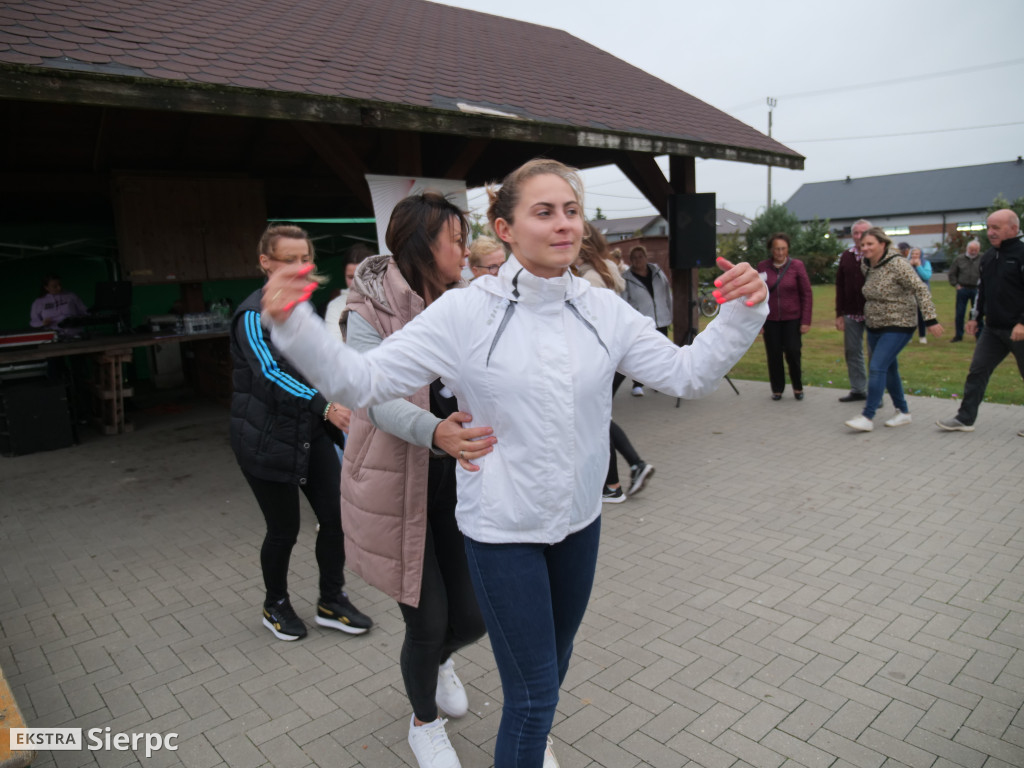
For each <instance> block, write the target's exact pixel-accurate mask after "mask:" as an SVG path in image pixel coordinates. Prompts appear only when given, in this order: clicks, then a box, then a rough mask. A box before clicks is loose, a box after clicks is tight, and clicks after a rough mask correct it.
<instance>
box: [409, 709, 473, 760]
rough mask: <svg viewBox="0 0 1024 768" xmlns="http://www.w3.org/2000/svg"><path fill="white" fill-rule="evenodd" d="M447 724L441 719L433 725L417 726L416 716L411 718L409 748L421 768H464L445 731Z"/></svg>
mask: <svg viewBox="0 0 1024 768" xmlns="http://www.w3.org/2000/svg"><path fill="white" fill-rule="evenodd" d="M447 722H448V721H447V720H445V719H444V718H441V717H439V718H437V720H435V721H434V722H432V723H424V724H423V725H416V715H413V716H412V718H410V720H409V746H410V747H411V748H412V754H413V755H414V756H415V758H416V762H417V763H418V764H419V766H420V768H462V763H460V762H459V756H458V755H456V754H455V748H454V747H452V743H451V742H450V741H448V734H447V733H446V732H445V730H444V724H445V723H447Z"/></svg>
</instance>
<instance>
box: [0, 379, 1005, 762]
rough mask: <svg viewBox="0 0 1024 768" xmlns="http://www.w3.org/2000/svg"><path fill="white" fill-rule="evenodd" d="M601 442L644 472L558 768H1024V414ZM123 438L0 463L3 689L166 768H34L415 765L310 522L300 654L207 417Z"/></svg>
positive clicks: (777, 412) (464, 742)
mask: <svg viewBox="0 0 1024 768" xmlns="http://www.w3.org/2000/svg"><path fill="white" fill-rule="evenodd" d="M736 384H737V386H738V387H739V390H740V392H741V394H740V395H739V396H737V395H736V394H734V393H733V391H732V390H731V389H730V388H729V387H728V386H727V385H724V384H723V386H722V387H721V388H720V389H719V391H718V392H716V393H715V394H714V395H712V396H711V397H709V398H707V399H706V400H704V401H700V402H689V401H685V402H683V403H681V405H680V406H679V407H678V408H677V407H676V401H675V400H674V399H672V398H668V397H664V396H661V395H657V394H653V393H649V394H648V395H647V396H646V397H644V398H631V397H630V396H629V392H628V388H623V390H621V391H620V393H619V396H618V398H617V399H616V403H615V417H616V420H617V421H618V422H619V423H620V424H621V425H622V426H623V427H624V428H625V429H626V430H627V432H628V433H629V435H630V438H631V439H632V440H633V442H634V444H635V445H636V447H637V448H638V450H639V451H640V453H641V455H642V456H643V457H644V458H645V459H646V460H647V461H649V462H651V463H652V464H654V465H655V466H656V467H657V471H656V473H655V475H654V476H653V478H652V479H651V482H650V484H649V486H648V487H647V488H646V489H645V490H644V491H643V492H642V493H641V494H639V495H637V496H636V497H633V498H631V499H630V500H629V501H627V502H626V503H624V504H619V505H614V506H607V507H606V509H605V514H604V523H603V525H604V529H603V539H602V549H601V557H600V562H599V567H598V577H597V583H596V586H595V590H594V595H593V599H592V600H591V603H590V608H589V611H588V613H587V616H586V619H585V621H584V625H583V627H582V629H581V631H580V633H579V637H578V641H577V645H576V651H575V656H574V659H573V663H572V666H571V669H570V671H569V676H568V679H567V680H566V683H565V686H564V688H563V691H562V698H561V701H560V703H559V706H558V714H557V717H556V722H555V726H554V730H553V736H554V739H555V744H556V752H557V754H558V757H559V760H560V762H561V764H562V766H563V767H564V768H585V767H588V766H593V767H597V766H600V767H602V768H632V766H656V767H657V768H680V767H681V766H703V767H705V768H740V767H741V766H753V767H755V768H777V767H780V766H781V767H784V768H797V766H806V768H827V767H829V766H834V767H835V768H852V767H854V766H855V767H856V768H880V767H884V768H891V767H893V766H911V767H912V768H932V767H933V768H953V767H954V766H963V768H1010V767H1011V766H1024V713H1022V703H1024V650H1022V649H1024V562H1022V558H1024V532H1022V525H1024V439H1022V438H1020V437H1017V435H1016V432H1017V430H1019V429H1022V428H1024V407H1020V406H999V405H991V404H986V405H984V406H982V409H981V416H980V420H979V422H978V425H977V427H978V428H977V431H975V432H974V433H972V434H962V433H943V432H940V431H939V430H938V429H937V428H936V427H935V426H934V425H933V422H934V421H935V419H937V418H940V417H947V416H949V415H951V414H952V413H953V412H954V407H953V406H952V405H951V404H950V403H949V402H948V401H940V400H934V399H924V398H913V397H912V398H910V402H911V407H912V412H913V416H914V423H913V424H911V425H909V426H906V427H901V428H898V429H885V428H883V427H882V425H881V422H882V421H883V419H884V418H885V417H886V416H887V414H886V413H881V414H880V417H879V418H877V419H876V423H877V428H876V430H875V431H874V432H873V433H870V434H856V433H851V432H849V431H848V430H847V429H846V428H845V427H844V426H843V423H842V422H843V421H844V420H845V419H847V418H850V417H851V416H853V415H855V414H856V413H857V412H858V411H859V408H858V406H857V404H841V403H838V402H836V397H837V396H838V395H839V394H842V392H840V391H838V390H832V389H815V388H808V390H807V399H806V400H805V401H803V402H796V401H795V400H793V399H792V397H790V396H789V395H787V396H786V397H785V398H784V399H783V400H782V401H781V402H777V403H776V402H771V401H770V400H769V397H768V395H769V393H768V385H767V384H763V383H752V382H736ZM137 421H138V427H137V429H136V431H135V432H134V433H131V434H127V435H124V436H121V437H115V438H100V437H94V438H92V439H90V440H89V441H88V442H86V443H85V444H83V445H81V446H77V447H75V448H71V449H66V450H62V451H58V452H53V453H44V454H36V455H33V456H26V457H18V458H6V459H0V488H2V491H0V493H2V501H0V574H2V579H3V583H4V584H5V585H6V587H5V588H4V589H2V590H0V667H2V668H3V670H4V672H5V674H6V675H7V678H8V680H9V682H10V684H11V686H12V689H13V690H14V694H15V696H16V697H17V699H18V701H19V703H20V705H21V708H22V710H23V713H24V715H25V719H26V721H27V722H28V723H29V724H30V725H32V726H39V727H43V726H46V727H71V726H74V727H81V728H84V729H91V728H100V729H105V728H107V727H109V728H110V729H111V731H112V732H123V733H148V732H158V733H162V734H167V733H172V732H173V733H177V734H178V741H177V744H178V749H177V750H176V751H168V750H164V751H160V752H157V753H155V754H154V755H153V756H152V757H151V758H148V759H147V758H145V757H144V756H140V755H141V752H139V753H136V752H132V751H103V750H96V751H94V750H82V751H70V752H42V753H40V758H39V760H38V761H37V762H36V766H37V768H49V767H50V766H61V768H64V767H65V766H67V767H71V766H94V765H99V766H105V767H106V766H111V767H114V766H133V765H140V764H142V763H145V764H146V765H147V766H165V765H166V766H178V765H182V766H188V768H218V767H220V766H230V767H231V768H250V767H252V768H256V767H258V766H275V767H277V768H291V767H294V768H305V767H306V766H321V767H323V768H328V767H329V768H348V766H382V767H385V768H390V767H391V766H408V765H415V761H414V759H413V757H412V753H411V751H410V750H409V747H408V745H407V743H406V738H405V737H406V730H407V724H408V718H409V707H408V703H407V701H406V699H405V695H404V692H403V688H402V682H401V676H400V674H399V668H398V653H399V649H400V646H401V640H402V629H403V626H402V620H401V615H400V613H399V611H398V610H397V607H396V606H395V604H394V603H393V602H392V601H391V600H389V599H387V598H385V597H383V596H382V595H381V594H380V593H378V592H377V591H376V590H374V589H372V588H370V587H368V586H366V585H365V584H363V583H362V582H361V581H359V580H358V579H356V578H355V577H351V578H350V582H349V587H348V588H349V592H350V594H351V595H352V598H353V601H354V602H355V603H356V604H357V605H358V606H360V607H361V608H362V609H364V610H365V611H366V612H367V613H369V614H371V615H372V616H373V617H374V619H375V620H376V622H377V626H376V627H375V628H374V629H373V631H372V632H370V633H369V634H367V635H365V636H361V637H351V636H347V635H346V636H343V635H341V634H340V633H336V632H332V631H331V630H325V629H323V628H320V627H318V626H316V625H314V624H313V623H312V616H313V611H314V606H313V602H312V601H313V600H315V598H316V567H315V562H314V558H313V553H312V549H311V547H312V544H313V540H314V538H313V537H314V535H315V534H314V532H313V516H312V512H311V511H309V509H308V508H304V509H305V511H304V519H303V526H304V527H303V530H302V532H301V534H300V539H299V543H298V545H297V546H296V549H295V552H294V554H293V558H292V578H291V591H292V594H293V602H294V603H295V606H296V609H297V610H298V611H299V613H300V615H301V616H303V617H305V618H306V619H307V623H309V624H310V625H311V627H310V633H309V636H308V637H307V638H306V639H304V640H302V641H299V642H293V643H284V642H280V641H277V640H275V639H274V638H273V636H272V635H271V634H270V633H269V632H267V631H266V630H265V629H264V628H263V627H262V625H261V623H260V603H261V599H262V587H261V580H260V572H259V565H258V562H259V556H258V555H259V545H260V542H261V538H262V532H263V523H262V518H261V517H260V514H259V512H258V510H257V507H256V505H255V503H254V501H253V499H252V496H251V494H250V491H249V489H248V487H247V486H246V484H245V482H244V480H243V478H242V476H241V474H240V472H239V471H238V469H237V466H236V465H235V463H234V459H233V457H232V454H231V451H230V447H229V445H228V440H227V414H226V412H225V411H224V410H223V409H220V408H217V407H214V406H209V405H197V404H192V405H187V406H182V407H180V408H163V409H156V411H155V412H143V413H140V414H138V417H137ZM456 661H457V670H458V673H459V675H460V676H461V678H462V680H463V681H464V683H465V684H466V686H467V689H468V692H469V698H470V705H471V711H470V713H469V714H468V715H467V716H466V717H464V718H462V719H461V720H458V721H454V720H453V721H450V722H449V731H450V733H451V734H452V740H453V743H454V744H455V747H456V749H457V750H458V752H459V755H460V758H461V761H462V765H463V766H465V767H466V768H479V767H482V766H489V765H490V764H491V754H492V752H493V747H494V737H495V733H496V730H497V726H498V719H499V717H500V711H501V688H500V685H499V682H498V676H497V673H496V671H495V668H494V663H493V660H492V657H491V653H490V649H489V646H488V645H487V643H486V641H484V642H482V643H480V644H478V645H477V646H474V647H472V648H470V649H467V650H466V651H465V652H464V653H461V654H459V656H458V657H457V659H456Z"/></svg>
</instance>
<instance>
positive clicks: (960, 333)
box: [954, 288, 981, 339]
mask: <svg viewBox="0 0 1024 768" xmlns="http://www.w3.org/2000/svg"><path fill="white" fill-rule="evenodd" d="M977 298H978V289H977V288H958V289H957V292H956V333H955V334H954V337H955V338H957V339H962V338H963V337H964V318H965V317H966V316H967V305H968V304H970V305H971V307H972V308H973V307H974V302H975V300H977ZM978 324H979V327H978V334H979V335H980V334H981V320H980V319H979V320H978Z"/></svg>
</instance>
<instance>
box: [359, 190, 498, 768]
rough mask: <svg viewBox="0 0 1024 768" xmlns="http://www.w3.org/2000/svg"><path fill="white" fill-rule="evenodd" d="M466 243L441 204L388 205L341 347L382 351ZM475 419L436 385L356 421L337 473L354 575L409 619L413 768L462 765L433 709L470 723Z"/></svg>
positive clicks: (447, 278) (483, 450)
mask: <svg viewBox="0 0 1024 768" xmlns="http://www.w3.org/2000/svg"><path fill="white" fill-rule="evenodd" d="M468 234H469V226H468V224H467V222H466V219H465V217H464V216H463V214H462V212H461V211H460V210H459V209H458V207H456V206H455V205H454V204H453V203H451V202H450V201H449V200H448V199H446V198H445V197H443V196H442V195H440V194H437V193H433V192H425V193H423V194H420V195H413V196H412V197H408V198H406V199H405V200H402V201H401V202H400V203H399V204H398V205H397V206H395V210H394V213H392V215H391V221H390V222H389V223H388V228H387V233H386V235H385V242H386V244H387V247H388V249H389V250H390V251H391V252H392V253H393V254H394V255H393V256H373V257H371V258H369V259H367V260H366V261H365V262H363V263H362V264H361V265H360V267H359V269H358V270H357V271H356V276H355V279H354V280H353V284H352V288H351V290H350V292H349V297H348V305H347V307H346V309H345V312H344V313H343V321H342V323H343V325H344V326H345V327H346V334H347V342H348V344H349V345H350V346H352V347H354V348H355V349H358V350H360V351H362V352H367V351H369V350H372V349H374V348H375V347H378V346H380V345H381V343H382V342H383V341H384V340H385V339H387V338H388V337H389V336H391V335H392V334H394V333H395V332H397V331H398V330H399V329H401V328H402V327H404V326H405V325H406V324H408V323H410V322H411V321H412V320H413V319H414V318H415V317H416V316H417V315H419V314H420V313H421V312H423V310H424V309H425V308H426V307H428V306H429V305H430V304H432V303H433V302H434V301H436V300H437V299H438V298H440V296H441V294H443V293H444V292H445V291H446V290H448V289H449V288H453V287H455V286H456V285H458V284H459V282H460V273H461V267H462V259H463V258H464V257H465V255H466V254H467V252H468V251H467V247H466V237H467V235H468ZM471 419H472V416H470V414H468V413H464V412H461V411H459V408H458V403H457V402H456V400H455V397H454V396H453V395H452V393H451V391H450V390H449V389H448V388H447V387H446V386H444V385H443V384H442V382H441V381H440V380H439V379H435V380H434V381H432V382H431V383H430V384H429V385H428V386H424V387H421V388H420V389H418V390H417V391H416V392H414V393H413V394H412V395H410V396H409V397H408V398H407V399H404V400H394V401H391V402H388V403H384V404H382V405H377V406H373V407H371V408H369V409H365V408H363V409H359V410H357V411H355V412H354V413H353V417H352V425H351V428H350V431H349V442H348V450H347V453H346V456H345V463H344V465H343V467H342V483H341V496H342V501H341V514H342V519H343V520H344V524H345V529H346V530H347V531H348V551H349V566H350V567H351V568H352V570H354V571H355V572H356V573H358V574H360V575H361V576H362V577H363V578H364V579H365V580H366V581H367V582H368V583H369V584H372V585H373V586H375V587H377V588H378V589H380V590H381V591H382V592H385V593H386V594H388V595H390V596H391V597H393V598H394V599H395V600H397V601H398V607H399V609H400V610H401V612H402V618H403V619H404V620H405V641H404V642H403V644H402V652H401V668H402V680H403V682H404V683H405V690H406V694H407V695H408V697H409V703H410V704H411V706H412V717H411V718H410V722H409V746H410V747H411V748H412V751H413V754H414V755H415V756H416V760H417V761H418V763H419V765H420V768H457V766H458V765H459V759H458V757H457V755H456V754H455V750H454V748H453V747H452V745H451V742H450V741H449V739H448V735H447V733H446V732H445V723H446V722H447V721H446V720H444V719H443V718H442V717H441V716H440V713H439V710H440V711H443V712H444V713H445V714H447V715H448V716H449V717H462V716H463V715H465V714H466V712H467V710H468V700H467V697H466V692H465V689H464V688H463V686H462V683H461V681H460V680H459V678H458V676H457V675H456V674H455V669H454V664H453V660H452V654H453V653H455V651H457V650H459V649H460V648H463V647H465V646H467V645H469V644H470V643H473V642H476V641H477V640H479V639H480V638H481V637H482V636H483V635H484V631H485V629H484V623H483V618H482V617H481V615H480V608H479V606H478V605H477V602H476V596H475V595H474V593H473V583H472V581H471V580H470V577H469V566H468V564H467V561H466V549H465V542H464V540H463V537H462V534H461V533H460V532H459V528H458V525H457V524H456V522H455V503H456V493H455V466H456V463H457V461H458V459H459V458H460V455H461V456H466V455H467V453H472V455H473V456H475V457H479V456H483V455H486V454H487V453H489V452H490V446H491V445H493V443H494V438H493V437H492V436H491V430H490V429H488V428H487V427H471V428H470V427H464V426H463V425H464V424H465V423H466V422H469V421H470V420H471ZM463 466H464V468H465V469H466V470H467V471H475V469H476V467H475V466H474V465H473V464H471V463H470V462H469V461H465V462H463Z"/></svg>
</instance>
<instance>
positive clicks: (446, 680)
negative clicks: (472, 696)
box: [434, 659, 469, 717]
mask: <svg viewBox="0 0 1024 768" xmlns="http://www.w3.org/2000/svg"><path fill="white" fill-rule="evenodd" d="M434 701H436V702H437V706H439V707H440V708H441V709H443V710H444V711H445V713H446V714H447V715H448V716H449V717H462V716H463V715H464V714H466V713H467V712H468V711H469V700H468V699H467V698H466V689H465V688H463V687H462V681H461V680H459V676H458V675H456V674H455V665H454V664H452V660H451V659H448V661H446V662H445V663H444V664H442V665H441V666H440V667H438V670H437V692H436V693H435V694H434Z"/></svg>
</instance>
